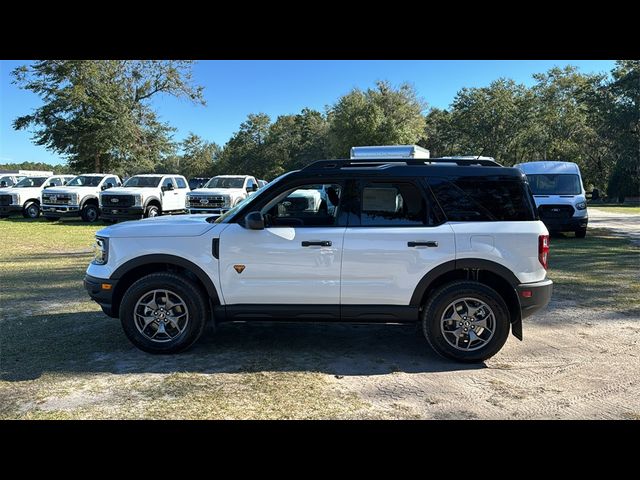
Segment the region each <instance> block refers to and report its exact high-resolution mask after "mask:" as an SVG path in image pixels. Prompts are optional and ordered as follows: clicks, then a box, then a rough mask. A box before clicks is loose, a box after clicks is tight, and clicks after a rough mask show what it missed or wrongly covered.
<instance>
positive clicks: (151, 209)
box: [144, 205, 160, 218]
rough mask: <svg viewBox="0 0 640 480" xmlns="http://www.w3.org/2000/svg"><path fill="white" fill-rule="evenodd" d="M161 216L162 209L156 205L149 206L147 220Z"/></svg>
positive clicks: (146, 213)
mask: <svg viewBox="0 0 640 480" xmlns="http://www.w3.org/2000/svg"><path fill="white" fill-rule="evenodd" d="M158 215H160V209H159V208H158V207H156V206H155V205H149V206H148V207H147V211H146V212H145V213H144V216H145V218H153V217H157V216H158Z"/></svg>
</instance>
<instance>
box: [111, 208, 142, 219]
mask: <svg viewBox="0 0 640 480" xmlns="http://www.w3.org/2000/svg"><path fill="white" fill-rule="evenodd" d="M100 217H101V218H103V219H105V220H139V219H141V218H142V217H144V208H142V207H125V208H104V207H100Z"/></svg>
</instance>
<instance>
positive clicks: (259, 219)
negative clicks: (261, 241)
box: [244, 212, 264, 230]
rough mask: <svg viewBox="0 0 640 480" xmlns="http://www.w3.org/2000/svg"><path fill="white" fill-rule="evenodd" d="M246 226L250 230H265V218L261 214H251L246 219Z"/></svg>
mask: <svg viewBox="0 0 640 480" xmlns="http://www.w3.org/2000/svg"><path fill="white" fill-rule="evenodd" d="M244 226H245V227H246V228H248V229H249V230H264V217H263V216H262V214H261V213H260V212H249V213H247V216H246V217H244Z"/></svg>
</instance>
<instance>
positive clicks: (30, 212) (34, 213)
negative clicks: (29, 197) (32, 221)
mask: <svg viewBox="0 0 640 480" xmlns="http://www.w3.org/2000/svg"><path fill="white" fill-rule="evenodd" d="M22 216H23V217H24V218H38V217H39V216H40V205H38V204H37V203H36V202H30V203H27V204H26V205H25V206H24V209H23V210H22Z"/></svg>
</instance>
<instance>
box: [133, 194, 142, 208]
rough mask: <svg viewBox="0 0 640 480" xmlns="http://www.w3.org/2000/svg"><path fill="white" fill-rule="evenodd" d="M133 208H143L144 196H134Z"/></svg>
mask: <svg viewBox="0 0 640 480" xmlns="http://www.w3.org/2000/svg"><path fill="white" fill-rule="evenodd" d="M133 206H134V207H141V206H142V195H134V196H133Z"/></svg>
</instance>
